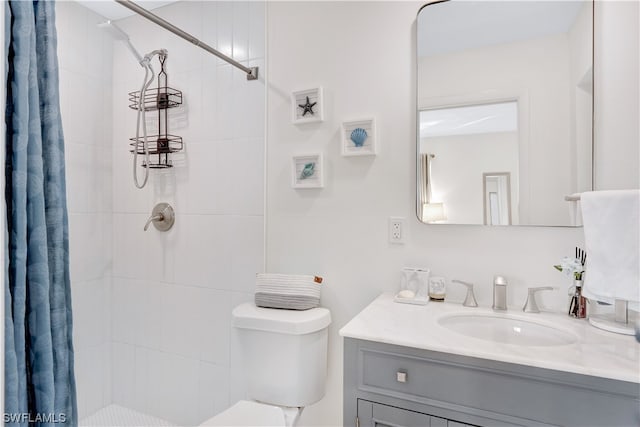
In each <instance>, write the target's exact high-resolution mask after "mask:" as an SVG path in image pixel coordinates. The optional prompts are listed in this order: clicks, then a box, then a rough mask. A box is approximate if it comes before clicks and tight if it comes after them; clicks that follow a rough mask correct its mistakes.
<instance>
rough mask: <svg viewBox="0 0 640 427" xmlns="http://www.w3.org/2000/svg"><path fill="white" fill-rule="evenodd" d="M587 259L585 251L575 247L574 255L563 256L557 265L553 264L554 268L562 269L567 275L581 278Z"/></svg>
mask: <svg viewBox="0 0 640 427" xmlns="http://www.w3.org/2000/svg"><path fill="white" fill-rule="evenodd" d="M586 261H587V253H586V252H585V251H584V250H582V249H580V248H576V257H575V258H571V257H568V256H566V257H564V258H562V261H561V262H560V264H559V265H554V267H555V269H556V270H558V271H562V272H563V273H564V274H566V275H567V276H573V278H574V279H575V280H582V275H583V274H584V264H585V262H586Z"/></svg>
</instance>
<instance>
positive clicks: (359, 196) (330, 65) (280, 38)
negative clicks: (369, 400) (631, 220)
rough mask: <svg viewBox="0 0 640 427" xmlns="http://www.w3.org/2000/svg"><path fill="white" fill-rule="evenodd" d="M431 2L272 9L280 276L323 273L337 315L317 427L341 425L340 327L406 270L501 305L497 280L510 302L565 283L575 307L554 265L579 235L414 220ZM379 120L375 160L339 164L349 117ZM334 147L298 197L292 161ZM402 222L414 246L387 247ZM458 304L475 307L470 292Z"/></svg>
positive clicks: (549, 299) (553, 300)
mask: <svg viewBox="0 0 640 427" xmlns="http://www.w3.org/2000/svg"><path fill="white" fill-rule="evenodd" d="M421 6H422V3H421V2H340V3H328V2H326V3H325V2H269V3H268V18H269V19H268V29H267V39H268V52H269V55H268V68H269V92H268V136H267V141H268V150H267V172H268V173H267V195H268V197H267V270H268V271H271V272H291V273H310V274H319V275H322V276H324V277H325V279H326V280H325V281H324V282H323V293H322V305H323V306H325V307H328V308H329V309H330V310H331V313H332V317H333V323H332V325H331V327H330V330H329V333H330V342H329V347H330V348H329V379H328V381H329V382H328V390H327V395H326V397H325V398H324V399H323V400H322V401H321V402H319V403H318V404H316V405H312V406H310V407H309V408H307V409H305V412H304V413H303V419H302V422H303V424H305V425H324V426H337V425H342V419H341V416H342V412H341V404H342V400H341V399H342V339H341V338H340V337H339V336H338V330H339V329H340V327H342V326H343V325H344V324H345V323H346V322H347V321H348V320H349V319H350V318H352V317H353V316H355V315H356V314H357V313H358V312H359V311H360V310H361V309H362V308H363V307H364V306H366V305H367V304H368V303H369V302H371V301H372V300H373V299H374V298H375V297H376V296H377V295H378V294H379V293H380V292H384V291H393V290H395V289H396V288H397V286H398V282H399V271H400V269H401V268H402V267H403V266H406V265H411V266H418V265H422V266H426V267H430V268H431V269H432V271H433V273H434V274H438V275H444V276H446V277H447V278H448V279H452V278H458V279H462V280H469V281H472V282H474V283H475V284H476V290H477V293H476V295H477V299H478V302H479V304H481V305H484V306H489V305H490V304H491V299H492V296H491V295H492V294H491V291H492V288H491V283H492V278H493V275H494V274H503V275H505V276H506V277H507V278H508V280H509V284H510V286H509V291H508V303H509V306H510V307H512V308H513V309H519V308H521V305H522V304H524V301H525V299H526V287H527V286H536V285H542V284H545V285H554V286H557V288H558V289H557V290H556V291H553V292H548V293H546V294H545V295H541V297H542V298H541V300H544V302H545V306H547V307H550V308H552V309H555V310H564V309H565V306H566V304H567V288H568V287H569V285H570V283H569V281H568V280H567V278H566V277H565V276H563V275H562V274H560V273H558V272H557V271H555V270H554V269H553V267H552V265H553V264H554V263H557V262H558V261H559V260H560V259H561V258H562V257H563V256H565V255H569V254H571V253H573V251H574V246H575V245H577V244H580V243H581V239H582V231H581V230H580V229H566V228H532V227H514V228H502V227H499V228H487V227H480V226H455V225H447V226H438V225H424V224H420V223H418V221H417V219H416V217H415V191H416V188H415V164H416V159H415V151H416V147H415V144H416V132H415V129H416V123H415V108H416V105H415V90H416V87H415V81H416V71H415V70H416V65H415V42H414V38H415V27H414V21H415V18H416V13H417V11H418V9H419V8H420V7H421ZM316 85H322V86H323V87H324V88H325V102H326V110H325V111H326V112H325V114H326V120H325V121H324V122H323V123H320V124H309V125H304V126H296V125H292V124H291V121H290V115H291V113H290V101H289V96H290V93H291V92H292V91H294V90H299V89H305V88H311V87H315V86H316ZM369 116H375V117H376V120H377V123H376V125H377V132H378V135H377V136H378V141H379V153H378V155H377V156H376V157H357V158H353V157H351V158H347V157H341V156H340V141H339V135H340V132H339V129H340V123H341V122H342V121H343V120H351V119H354V118H359V117H369ZM314 151H321V152H323V153H324V155H325V157H324V159H325V162H326V164H325V173H326V185H325V188H324V189H321V190H294V189H291V188H290V184H289V176H290V159H291V156H292V155H294V154H296V153H304V152H314ZM389 216H403V217H406V218H407V226H408V230H407V231H408V234H407V243H406V244H405V245H392V244H389V243H388V242H387V221H388V217H389ZM448 297H449V299H450V300H452V301H459V302H462V300H463V299H464V290H463V289H461V287H457V286H455V285H453V286H450V287H449V290H448Z"/></svg>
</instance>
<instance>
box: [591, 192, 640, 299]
mask: <svg viewBox="0 0 640 427" xmlns="http://www.w3.org/2000/svg"><path fill="white" fill-rule="evenodd" d="M580 197H581V205H582V219H583V223H584V238H585V246H586V251H587V265H586V273H585V280H584V287H583V295H584V296H585V297H587V298H589V299H595V300H598V301H604V302H608V303H613V302H614V301H615V300H616V299H623V300H627V301H633V302H636V303H637V302H639V301H640V190H612V191H591V192H586V193H582V195H581V196H580ZM638 306H639V305H638V304H630V305H629V307H630V308H633V309H635V310H637V309H638Z"/></svg>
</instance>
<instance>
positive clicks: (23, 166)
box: [3, 1, 78, 426]
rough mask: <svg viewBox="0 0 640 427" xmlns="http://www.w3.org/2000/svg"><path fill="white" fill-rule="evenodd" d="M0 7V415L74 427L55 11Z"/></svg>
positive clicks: (42, 4) (16, 421)
mask: <svg viewBox="0 0 640 427" xmlns="http://www.w3.org/2000/svg"><path fill="white" fill-rule="evenodd" d="M3 3H4V7H5V16H6V23H7V25H6V26H5V55H6V58H5V64H6V65H7V75H5V81H6V88H7V104H6V111H5V122H6V138H5V144H6V145H5V150H6V164H5V178H6V188H5V202H6V208H7V209H6V212H7V214H6V216H7V217H6V218H5V221H6V223H5V227H6V228H5V230H6V231H5V236H6V237H7V239H6V247H5V248H4V249H5V262H6V263H5V264H6V270H5V290H4V295H5V319H4V321H5V324H4V332H5V372H4V373H5V413H4V419H3V422H4V424H5V425H10V426H27V425H36V426H53V425H60V424H62V425H70V426H75V425H77V424H78V421H77V409H76V391H75V379H74V373H73V344H72V333H71V329H72V319H71V293H70V281H69V245H68V220H67V206H66V189H65V187H66V186H65V170H64V141H63V136H62V123H61V118H60V102H59V94H58V63H57V62H58V60H57V56H56V47H57V46H56V44H57V41H56V30H55V4H54V2H52V1H9V2H3Z"/></svg>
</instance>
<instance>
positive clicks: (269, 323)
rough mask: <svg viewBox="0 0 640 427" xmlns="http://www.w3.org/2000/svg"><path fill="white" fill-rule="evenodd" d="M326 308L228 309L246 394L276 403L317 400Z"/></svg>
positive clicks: (303, 403)
mask: <svg viewBox="0 0 640 427" xmlns="http://www.w3.org/2000/svg"><path fill="white" fill-rule="evenodd" d="M330 323H331V313H330V312H329V310H327V309H326V308H312V309H310V310H303V311H296V310H278V309H271V308H261V307H256V306H255V305H254V304H253V303H245V304H241V305H239V306H237V307H236V308H235V309H234V310H233V326H234V327H235V328H237V333H238V339H239V341H240V346H241V350H242V356H243V357H242V359H243V363H244V365H243V366H244V368H245V372H246V376H247V392H248V397H249V398H251V399H253V400H257V401H259V402H264V403H269V404H271V405H278V406H292V407H294V406H307V405H310V404H312V403H315V402H317V401H318V400H320V399H322V397H323V396H324V393H325V382H326V377H327V338H328V327H329V324H330Z"/></svg>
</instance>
